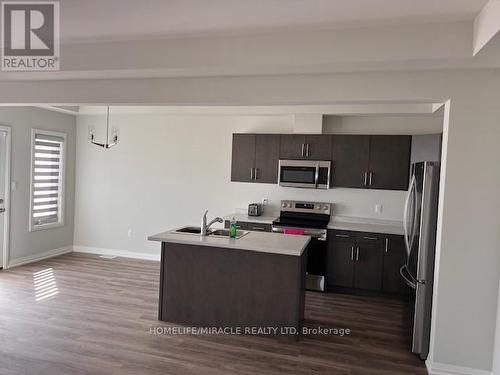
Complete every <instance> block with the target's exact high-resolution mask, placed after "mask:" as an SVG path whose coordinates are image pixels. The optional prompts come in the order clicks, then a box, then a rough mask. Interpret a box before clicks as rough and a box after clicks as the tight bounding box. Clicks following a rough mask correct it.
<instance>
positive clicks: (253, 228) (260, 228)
mask: <svg viewBox="0 0 500 375" xmlns="http://www.w3.org/2000/svg"><path fill="white" fill-rule="evenodd" d="M252 230H260V231H265V230H266V228H264V227H252Z"/></svg>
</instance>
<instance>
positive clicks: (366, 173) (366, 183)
mask: <svg viewBox="0 0 500 375" xmlns="http://www.w3.org/2000/svg"><path fill="white" fill-rule="evenodd" d="M364 185H365V186H366V185H368V172H365V183H364Z"/></svg>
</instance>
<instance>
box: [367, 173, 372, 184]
mask: <svg viewBox="0 0 500 375" xmlns="http://www.w3.org/2000/svg"><path fill="white" fill-rule="evenodd" d="M372 180H373V172H370V178H369V182H368V185H370V186H372Z"/></svg>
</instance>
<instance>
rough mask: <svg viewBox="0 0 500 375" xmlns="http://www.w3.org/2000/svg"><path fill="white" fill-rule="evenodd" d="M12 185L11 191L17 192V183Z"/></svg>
mask: <svg viewBox="0 0 500 375" xmlns="http://www.w3.org/2000/svg"><path fill="white" fill-rule="evenodd" d="M11 185H12V186H11V189H10V190H11V191H16V190H17V181H12V183H11Z"/></svg>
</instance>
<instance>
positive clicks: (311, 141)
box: [280, 134, 332, 160]
mask: <svg viewBox="0 0 500 375" xmlns="http://www.w3.org/2000/svg"><path fill="white" fill-rule="evenodd" d="M331 157H332V136H331V135H322V134H321V135H320V134H318V135H303V134H301V135H298V134H287V135H282V136H281V146H280V158H281V159H310V160H331Z"/></svg>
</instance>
